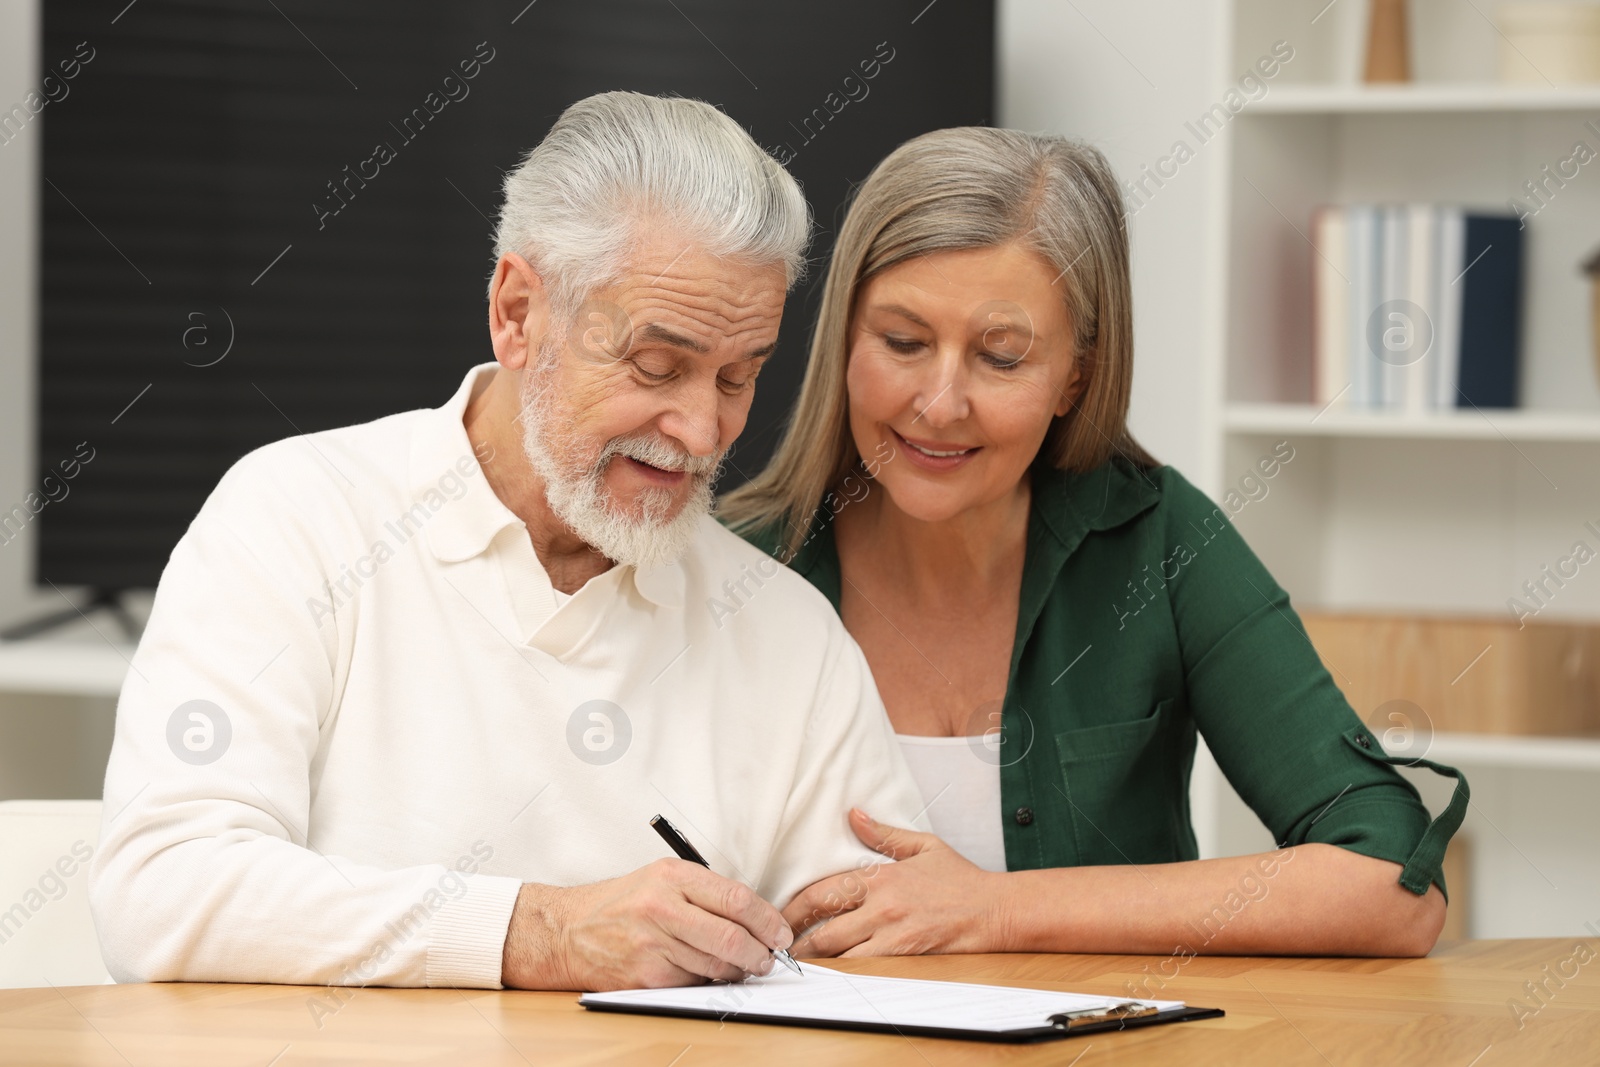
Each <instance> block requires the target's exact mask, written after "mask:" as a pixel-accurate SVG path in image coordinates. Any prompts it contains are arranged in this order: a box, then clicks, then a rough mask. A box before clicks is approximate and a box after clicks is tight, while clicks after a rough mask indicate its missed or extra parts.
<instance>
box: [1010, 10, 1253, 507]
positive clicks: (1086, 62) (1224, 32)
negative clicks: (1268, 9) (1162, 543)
mask: <svg viewBox="0 0 1600 1067" xmlns="http://www.w3.org/2000/svg"><path fill="white" fill-rule="evenodd" d="M999 9H1000V28H999V57H998V62H999V86H998V91H999V122H1000V123H1001V124H1002V125H1004V126H1010V127H1013V128H1016V129H1023V130H1033V131H1036V132H1045V133H1056V134H1064V135H1066V136H1069V137H1075V138H1078V139H1080V140H1084V141H1087V142H1089V143H1090V144H1092V145H1094V146H1095V147H1096V148H1099V149H1100V150H1101V151H1102V152H1104V153H1105V155H1106V157H1107V158H1108V159H1109V160H1110V161H1111V165H1112V166H1113V167H1114V168H1115V169H1116V171H1117V174H1118V175H1119V177H1122V178H1124V179H1129V178H1132V177H1134V176H1137V175H1138V174H1139V173H1140V168H1141V167H1143V166H1145V165H1151V164H1154V163H1155V162H1156V160H1157V159H1159V158H1161V157H1162V156H1165V155H1167V154H1168V152H1169V151H1170V150H1171V148H1172V145H1173V142H1174V141H1175V140H1177V139H1178V138H1180V137H1183V138H1186V139H1189V140H1191V141H1192V140H1193V138H1192V137H1189V135H1188V134H1187V133H1186V132H1185V130H1184V123H1185V122H1186V121H1188V120H1190V119H1193V118H1194V117H1195V116H1196V115H1198V114H1199V113H1200V112H1202V111H1204V110H1205V108H1206V107H1208V106H1209V105H1210V104H1211V103H1213V102H1215V101H1216V100H1217V99H1218V97H1219V96H1220V95H1221V92H1222V89H1223V87H1224V86H1225V85H1226V84H1227V83H1228V82H1230V81H1232V80H1233V78H1234V77H1236V76H1237V73H1238V72H1231V71H1228V70H1227V69H1226V66H1227V58H1228V52H1229V50H1230V49H1229V44H1230V34H1231V26H1230V23H1229V21H1228V18H1229V15H1228V10H1227V9H1228V5H1227V4H1226V3H1222V2H1221V0H1159V2H1155V0H1150V2H1144V3H1138V4H1130V3H1127V2H1125V0H1075V2H1074V3H1071V4H1063V3H1060V2H1059V0H1000V5H999ZM1224 136H1226V134H1224ZM1227 165H1228V160H1227V158H1226V147H1225V143H1224V142H1223V141H1222V140H1221V139H1220V138H1219V139H1216V140H1213V141H1211V142H1209V143H1208V144H1205V145H1202V146H1200V147H1199V149H1198V151H1197V152H1196V154H1195V157H1194V158H1193V159H1192V160H1190V161H1189V162H1188V163H1186V164H1184V165H1183V166H1182V167H1181V168H1180V169H1179V172H1178V174H1177V176H1176V177H1174V178H1172V179H1171V180H1169V181H1167V182H1166V183H1165V185H1164V186H1162V187H1161V188H1160V189H1158V190H1156V192H1155V194H1154V195H1153V196H1152V197H1150V198H1149V200H1148V202H1147V203H1146V204H1145V205H1144V206H1143V207H1141V208H1139V209H1138V211H1137V213H1136V214H1134V215H1133V216H1132V217H1131V218H1130V220H1129V226H1130V230H1131V233H1132V241H1133V291H1134V339H1135V358H1134V389H1133V408H1132V417H1131V422H1132V428H1133V432H1134V435H1135V436H1137V437H1138V438H1139V440H1140V442H1141V443H1142V444H1143V445H1144V446H1145V447H1146V448H1148V449H1149V450H1150V451H1151V452H1152V453H1154V455H1155V456H1156V458H1157V459H1160V460H1162V461H1163V462H1167V463H1170V464H1172V465H1173V466H1174V467H1177V468H1178V469H1179V470H1181V471H1182V472H1183V473H1184V474H1185V475H1186V476H1187V477H1188V478H1189V479H1190V480H1191V481H1193V482H1195V483H1196V484H1197V485H1199V486H1200V487H1201V488H1203V489H1206V490H1207V491H1211V492H1215V489H1216V486H1217V485H1218V484H1219V483H1218V479H1219V477H1220V472H1219V469H1218V468H1219V464H1220V461H1221V457H1220V456H1219V455H1218V454H1217V453H1218V451H1219V449H1218V447H1217V434H1216V433H1215V432H1214V430H1213V429H1212V427H1214V426H1216V425H1217V420H1216V416H1215V414H1214V412H1215V411H1216V409H1217V406H1218V405H1219V404H1220V402H1221V397H1220V396H1219V395H1215V393H1216V389H1215V386H1216V384H1217V383H1218V382H1219V381H1220V378H1219V376H1216V375H1213V374H1210V373H1209V372H1208V366H1209V365H1210V364H1211V363H1212V362H1213V361H1216V360H1218V359H1219V358H1220V351H1221V348H1220V329H1221V322H1220V313H1221V288H1220V273H1219V272H1220V270H1221V265H1222V263H1223V262H1224V260H1223V258H1222V254H1223V248H1222V245H1221V241H1222V238H1223V235H1222V232H1221V229H1220V227H1219V226H1218V225H1217V222H1218V217H1219V212H1218V211H1217V210H1216V209H1215V207H1214V205H1215V203H1216V201H1217V198H1218V197H1219V196H1220V195H1221V194H1222V190H1223V188H1224V187H1225V183H1226V174H1227Z"/></svg>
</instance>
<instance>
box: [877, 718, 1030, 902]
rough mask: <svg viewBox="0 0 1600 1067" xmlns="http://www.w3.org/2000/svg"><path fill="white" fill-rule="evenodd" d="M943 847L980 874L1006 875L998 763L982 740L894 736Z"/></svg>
mask: <svg viewBox="0 0 1600 1067" xmlns="http://www.w3.org/2000/svg"><path fill="white" fill-rule="evenodd" d="M895 738H896V739H897V740H899V742H900V751H901V752H903V753H905V757H906V763H908V764H910V766H911V777H913V778H915V779H916V781H917V787H918V788H919V789H921V790H922V799H923V801H924V802H925V803H926V804H927V805H928V809H927V814H928V822H929V823H930V825H931V826H932V827H933V832H934V833H935V834H937V835H938V836H939V837H941V838H943V839H944V842H945V844H947V845H949V846H950V847H951V848H953V849H955V850H956V851H957V852H959V853H961V854H962V855H963V856H965V857H966V858H967V859H969V860H971V861H972V862H973V863H975V864H977V865H978V866H979V867H982V868H983V869H984V870H986V871H1003V870H1005V869H1006V845H1005V831H1004V824H1003V823H1002V822H1001V819H1000V761H999V759H998V758H996V757H997V753H996V752H995V750H994V749H993V748H992V747H990V746H989V745H987V744H985V742H984V738H982V737H915V736H912V735H911V734H898V733H897V734H895Z"/></svg>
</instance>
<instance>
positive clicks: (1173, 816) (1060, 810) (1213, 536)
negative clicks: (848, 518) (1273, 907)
mask: <svg viewBox="0 0 1600 1067" xmlns="http://www.w3.org/2000/svg"><path fill="white" fill-rule="evenodd" d="M1030 476H1031V478H1032V504H1031V512H1030V515H1029V520H1028V535H1027V548H1026V557H1025V560H1024V564H1023V572H1022V591H1021V600H1020V604H1019V608H1018V612H1017V629H1016V636H1015V638H1014V641H1013V645H1012V650H1011V670H1010V674H1009V677H1008V681H1007V685H1006V694H1005V699H1004V701H1003V703H1002V705H1001V706H1000V707H999V708H998V709H995V708H994V707H993V706H992V705H991V706H990V707H987V708H975V709H973V713H974V722H975V724H976V727H975V729H976V731H977V732H982V730H983V729H984V728H985V724H987V725H988V726H989V727H990V728H992V726H993V725H999V727H1000V728H1001V733H1000V735H999V739H998V741H999V743H998V744H995V743H994V741H995V738H993V737H991V738H990V739H989V740H990V743H988V744H985V743H983V742H981V741H979V740H978V739H976V738H975V739H974V749H973V751H974V755H975V756H976V757H978V758H984V759H988V760H991V761H992V762H996V763H998V764H999V767H1000V794H1001V812H1002V821H1003V825H1004V832H1005V851H1006V865H1007V867H1009V868H1010V869H1012V870H1023V869H1028V868H1041V867H1070V866H1075V865H1089V864H1115V863H1135V864H1142V863H1168V862H1172V861H1177V860H1192V859H1195V858H1197V856H1198V850H1197V848H1196V844H1195V836H1194V830H1193V827H1192V825H1191V822H1190V811H1189V776H1190V771H1191V769H1192V767H1193V763H1194V752H1195V735H1196V732H1198V733H1199V734H1200V735H1201V736H1203V737H1204V738H1205V740H1206V744H1207V745H1208V746H1209V748H1210V749H1211V752H1212V753H1213V755H1214V756H1215V757H1216V760H1217V763H1218V765H1219V766H1220V767H1221V768H1222V771H1223V773H1224V774H1225V775H1226V776H1227V778H1228V781H1229V782H1230V783H1232V785H1233V787H1234V788H1235V789H1236V790H1237V791H1238V793H1239V795H1240V796H1241V797H1242V798H1243V799H1244V801H1245V803H1247V804H1248V805H1249V806H1250V807H1251V808H1252V809H1253V810H1254V811H1255V813H1256V814H1257V815H1258V816H1260V818H1261V821H1262V822H1263V823H1264V824H1266V826H1267V827H1268V828H1269V829H1270V830H1271V832H1272V835H1273V839H1274V840H1275V841H1277V842H1278V843H1279V847H1287V846H1292V845H1300V844H1307V843H1311V842H1322V843H1326V844H1331V845H1338V846H1340V847H1342V848H1348V849H1351V850H1352V851H1355V852H1358V853H1361V854H1362V855H1366V856H1374V857H1378V858H1381V859H1386V860H1392V861H1393V862H1395V863H1398V864H1400V865H1401V866H1402V871H1401V874H1400V884H1401V885H1403V886H1405V887H1406V888H1407V889H1409V890H1410V891H1412V892H1413V893H1418V894H1421V893H1425V892H1427V889H1428V885H1429V883H1430V882H1431V883H1437V884H1438V885H1439V887H1440V889H1441V890H1443V889H1444V888H1445V886H1444V878H1443V875H1442V873H1441V870H1440V868H1441V865H1442V862H1443V859H1444V851H1445V846H1446V844H1447V843H1448V842H1449V839H1450V836H1451V835H1452V834H1454V833H1455V831H1456V830H1457V829H1458V828H1459V827H1460V825H1461V820H1462V818H1463V817H1464V816H1465V814H1466V808H1467V799H1468V790H1467V783H1466V780H1465V778H1463V777H1462V776H1461V774H1460V772H1459V771H1457V770H1455V769H1454V768H1451V767H1445V766H1442V765H1439V764H1435V763H1432V762H1430V761H1428V760H1424V759H1418V758H1414V757H1411V756H1389V755H1386V754H1385V752H1384V750H1383V748H1382V747H1381V746H1380V745H1379V743H1378V741H1377V738H1375V737H1374V736H1373V734H1372V732H1371V731H1370V730H1368V729H1367V727H1366V726H1365V725H1363V723H1362V722H1361V720H1360V719H1359V718H1358V717H1357V716H1356V713H1355V712H1354V711H1353V710H1352V709H1351V707H1350V704H1349V703H1348V702H1347V701H1346V700H1345V697H1344V695H1343V693H1341V692H1340V690H1339V688H1338V687H1337V686H1336V685H1335V684H1334V682H1333V679H1332V678H1331V677H1330V676H1329V674H1328V671H1327V669H1326V668H1324V666H1323V664H1322V661H1321V660H1320V659H1319V658H1318V656H1317V653H1316V651H1315V650H1314V649H1313V648H1312V646H1311V642H1310V640H1309V639H1308V638H1307V637H1306V632H1305V629H1304V627H1303V626H1302V625H1301V622H1300V619H1299V617H1298V616H1297V615H1296V614H1295V612H1294V609H1293V608H1292V607H1290V605H1289V596H1288V594H1287V593H1285V592H1284V591H1283V589H1282V588H1280V587H1279V585H1278V584H1277V582H1275V581H1274V580H1273V578H1272V576H1271V575H1270V574H1269V573H1268V572H1267V569H1266V568H1265V567H1264V566H1263V565H1262V564H1261V561H1260V560H1259V559H1257V558H1256V555H1255V553H1254V552H1252V551H1251V550H1250V547H1249V546H1248V545H1246V544H1245V542H1244V539H1243V538H1242V537H1241V536H1240V535H1239V533H1238V531H1237V530H1236V529H1235V528H1234V525H1233V523H1232V522H1231V521H1230V520H1229V518H1228V515H1227V514H1226V512H1224V510H1223V509H1222V508H1220V507H1218V506H1217V505H1215V504H1213V503H1212V502H1211V500H1209V499H1208V498H1207V497H1206V496H1205V495H1204V494H1203V493H1201V492H1200V491H1199V490H1198V489H1196V488H1195V487H1194V486H1193V485H1192V484H1190V483H1189V482H1188V481H1187V480H1186V479H1185V478H1184V477H1183V476H1182V475H1181V474H1179V473H1178V472H1177V471H1175V470H1173V469H1172V468H1171V467H1157V468H1154V469H1151V470H1141V469H1139V468H1137V467H1135V466H1134V465H1132V464H1131V463H1128V462H1127V461H1125V460H1123V459H1120V458H1119V459H1114V460H1111V461H1109V462H1107V463H1105V464H1102V465H1101V466H1099V467H1097V468H1095V469H1094V470H1091V471H1088V472H1083V473H1070V472H1066V471H1062V470H1058V469H1056V468H1053V467H1050V466H1048V465H1046V464H1044V463H1043V462H1036V463H1035V464H1034V465H1033V467H1032V468H1031V471H1030ZM830 499H832V498H830ZM835 505H836V506H837V505H842V506H843V507H848V506H850V504H849V502H848V501H845V500H843V499H837V500H835ZM819 512H820V516H819V518H818V519H817V520H816V521H815V522H814V523H813V526H812V528H811V531H810V534H809V537H808V539H807V541H806V543H805V544H804V545H803V546H802V547H801V548H800V550H799V551H798V552H796V553H795V555H794V558H793V559H792V560H790V561H789V565H790V566H791V567H792V568H793V569H794V570H796V571H798V572H799V573H800V574H801V575H803V576H804V577H805V578H807V579H808V580H809V581H810V582H811V583H812V584H813V585H815V586H816V587H817V588H818V589H819V590H821V591H822V593H823V594H824V595H826V596H827V597H828V599H829V600H830V601H832V602H833V606H834V609H835V610H837V609H838V607H839V590H840V570H839V556H838V551H837V549H836V546H835V543H834V536H833V528H832V517H833V512H831V511H830V509H829V508H828V507H823V508H820V509H819ZM746 536H747V539H748V540H750V541H751V542H752V543H754V544H756V545H757V546H759V547H761V548H762V549H764V550H766V551H767V552H769V553H772V554H775V555H776V554H777V553H778V548H779V546H778V539H777V537H776V532H775V531H773V530H770V529H769V530H765V531H758V532H756V533H754V534H747V535H746ZM929 669H930V670H933V669H935V668H934V667H933V666H930V667H929ZM996 710H998V711H999V721H998V723H995V720H994V718H993V713H994V712H995V711H996ZM969 732H972V731H969ZM1396 764H1401V765H1418V766H1422V767H1427V768H1429V769H1431V770H1433V771H1436V772H1438V773H1440V774H1445V775H1449V776H1451V777H1454V778H1455V779H1456V787H1455V792H1454V795H1453V796H1452V798H1451V800H1450V803H1449V805H1448V806H1447V807H1446V808H1445V810H1444V811H1443V813H1441V814H1440V815H1439V817H1438V818H1437V819H1432V820H1430V818H1429V815H1428V811H1427V809H1426V808H1425V807H1424V806H1423V804H1422V801H1421V799H1420V797H1419V796H1418V794H1417V791H1416V789H1415V788H1414V787H1413V786H1412V785H1411V784H1410V783H1409V782H1407V781H1406V780H1405V779H1404V778H1403V777H1401V775H1400V774H1399V773H1398V772H1396V771H1395V770H1394V768H1393V766H1392V765H1396Z"/></svg>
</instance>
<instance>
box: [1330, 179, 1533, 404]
mask: <svg viewBox="0 0 1600 1067" xmlns="http://www.w3.org/2000/svg"><path fill="white" fill-rule="evenodd" d="M1312 230H1313V238H1312V240H1313V245H1314V247H1315V254H1314V259H1313V270H1312V285H1313V295H1312V320H1313V324H1312V342H1313V343H1312V359H1313V365H1312V376H1311V377H1312V383H1313V390H1314V394H1315V396H1314V399H1315V401H1316V403H1317V404H1318V405H1319V406H1326V405H1332V406H1334V407H1343V408H1350V409H1356V410H1381V411H1391V412H1395V413H1398V414H1407V415H1424V414H1426V413H1428V412H1430V411H1440V410H1446V409H1452V408H1472V407H1478V408H1512V407H1516V406H1517V378H1518V369H1519V363H1520V353H1519V351H1518V339H1519V336H1520V333H1521V320H1522V270H1523V243H1522V230H1521V228H1520V225H1519V223H1518V221H1517V219H1516V217H1515V216H1514V215H1509V214H1505V215H1502V214H1494V213H1489V212H1478V211H1471V210H1467V209H1465V208H1461V207H1457V206H1453V205H1445V204H1329V205H1325V206H1323V207H1320V208H1318V209H1317V212H1316V215H1315V218H1314V219H1313V223H1312Z"/></svg>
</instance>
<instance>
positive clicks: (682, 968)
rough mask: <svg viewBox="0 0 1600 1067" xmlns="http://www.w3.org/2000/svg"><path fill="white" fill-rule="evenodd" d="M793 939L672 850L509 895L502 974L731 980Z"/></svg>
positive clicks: (756, 906)
mask: <svg viewBox="0 0 1600 1067" xmlns="http://www.w3.org/2000/svg"><path fill="white" fill-rule="evenodd" d="M793 940H794V934H793V932H791V931H790V929H789V926H788V924H787V923H785V922H784V921H783V916H781V915H779V914H778V910H777V909H776V908H774V907H773V906H772V905H771V904H768V903H767V902H766V901H764V900H762V899H761V898H760V897H758V896H756V894H755V891H754V890H752V889H750V888H749V887H748V886H745V885H742V884H740V883H738V882H735V881H733V880H731V879H728V878H724V877H722V876H721V875H719V874H715V873H713V872H712V871H708V870H706V869H705V868H704V867H701V866H700V865H699V864H696V863H689V862H688V861H686V860H680V859H662V860H657V861H656V862H654V863H652V864H650V865H649V866H648V867H641V868H640V869H639V870H637V871H634V872H632V873H631V874H625V875H623V876H622V877H620V878H612V879H610V880H608V881H604V882H596V883H594V884H592V885H584V886H574V887H572V888H570V889H562V888H557V887H554V886H546V885H536V884H533V883H529V884H526V885H524V886H523V887H522V889H521V891H520V892H519V893H518V894H517V903H516V907H515V909H514V910H513V911H512V913H511V925H510V928H509V929H508V930H507V931H506V945H505V951H504V954H503V956H502V958H501V977H500V980H501V982H502V983H503V984H504V985H506V986H509V987H512V988H517V989H582V990H591V991H596V992H598V991H602V990H607V989H642V988H654V987H657V986H676V985H694V984H697V983H699V982H703V981H705V980H707V979H711V978H720V979H723V980H726V981H730V982H734V981H738V980H740V979H742V978H745V977H746V976H747V975H751V974H766V973H767V972H768V971H769V970H771V969H772V964H773V958H772V954H771V952H770V950H771V949H775V948H788V947H789V945H790V943H791V942H793Z"/></svg>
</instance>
